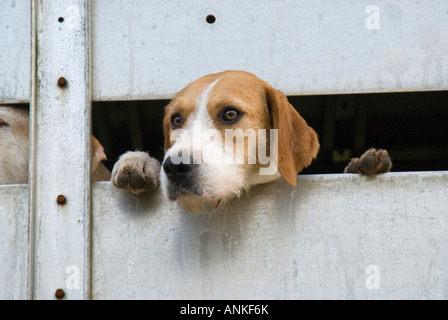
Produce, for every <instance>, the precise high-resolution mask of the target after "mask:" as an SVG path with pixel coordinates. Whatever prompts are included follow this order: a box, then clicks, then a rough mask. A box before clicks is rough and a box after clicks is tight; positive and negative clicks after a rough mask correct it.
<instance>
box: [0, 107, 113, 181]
mask: <svg viewBox="0 0 448 320" xmlns="http://www.w3.org/2000/svg"><path fill="white" fill-rule="evenodd" d="M91 156H92V166H91V174H92V181H106V180H109V179H110V176H111V175H110V172H109V170H108V169H107V168H106V167H105V166H104V164H103V163H102V161H104V160H106V154H105V153H104V149H103V146H102V145H101V144H100V142H99V141H98V140H97V139H96V138H95V137H94V136H92V155H91ZM28 166H29V109H28V107H21V106H20V107H19V106H4V105H0V184H17V183H27V182H28Z"/></svg>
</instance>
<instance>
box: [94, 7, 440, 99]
mask: <svg viewBox="0 0 448 320" xmlns="http://www.w3.org/2000/svg"><path fill="white" fill-rule="evenodd" d="M371 5H374V6H376V8H378V10H379V29H369V28H367V26H366V22H367V20H368V18H369V16H370V15H371V13H366V9H367V8H368V7H369V6H371ZM93 12H94V17H95V20H94V26H93V27H94V33H93V34H94V37H95V38H94V42H93V57H94V72H93V77H94V93H93V95H94V99H95V100H108V99H152V98H169V97H172V95H173V93H174V92H176V91H178V90H179V89H181V88H182V87H183V86H184V85H186V84H187V83H188V82H190V81H192V80H194V79H196V78H198V77H200V76H202V75H204V74H208V73H212V72H217V71H222V70H226V69H243V70H247V71H250V72H254V73H255V74H257V75H258V76H259V77H261V78H262V79H264V80H266V81H268V82H269V83H271V84H272V85H273V86H275V87H277V88H279V89H282V90H284V91H285V92H286V93H287V94H290V95H297V94H327V93H354V92H389V91H414V90H443V89H447V88H448V76H447V74H448V41H447V39H448V23H446V22H447V21H448V2H446V1H444V0H439V1H430V2H428V1H417V0H412V1H409V0H400V1H394V2H393V3H392V2H390V1H371V0H363V1H360V0H350V1H332V0H331V1H330V0H320V1H297V0H288V1H271V0H267V1H258V0H252V1H238V0H232V1H205V0H203V1H189V0H180V1H179V0H175V1H174V0H172V1H156V0H154V1H146V0H134V1H126V2H123V1H119V0H115V1H110V0H97V1H95V2H94V7H93ZM369 12H370V11H369ZM208 14H213V15H214V16H215V17H216V21H215V23H214V24H208V23H207V22H206V20H205V19H206V16H207V15H208Z"/></svg>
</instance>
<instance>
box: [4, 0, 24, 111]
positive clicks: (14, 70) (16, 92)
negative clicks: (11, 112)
mask: <svg viewBox="0 0 448 320" xmlns="http://www.w3.org/2000/svg"><path fill="white" fill-rule="evenodd" d="M30 17H31V1H22V0H21V1H14V0H0V103H12V102H29V101H30V79H31V78H30V73H31V18H30Z"/></svg>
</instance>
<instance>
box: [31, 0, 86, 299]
mask: <svg viewBox="0 0 448 320" xmlns="http://www.w3.org/2000/svg"><path fill="white" fill-rule="evenodd" d="M33 4H34V5H33V13H34V19H33V21H34V30H33V34H34V36H35V39H36V42H35V43H33V49H34V50H33V58H34V60H33V78H34V79H36V80H35V81H33V88H32V89H33V100H32V103H31V111H32V114H31V115H32V117H31V119H32V142H31V147H32V148H31V149H32V151H31V170H30V173H31V175H30V176H31V179H30V183H31V190H30V191H31V193H30V195H31V198H30V206H31V217H32V223H33V226H34V229H33V230H34V233H33V239H32V243H33V245H34V251H33V253H34V256H33V263H34V265H32V266H31V268H32V270H33V272H32V274H33V282H32V286H33V287H32V290H31V291H32V293H33V296H32V297H33V298H35V299H54V297H55V292H56V290H57V289H63V290H64V291H65V298H66V299H85V298H88V297H89V285H90V282H89V281H90V277H89V270H90V269H89V268H90V266H89V263H90V201H91V199H90V112H91V108H90V107H91V96H90V55H89V49H90V42H89V39H90V38H89V24H88V20H89V1H85V0H79V1H75V0H67V1H60V0H57V1H56V0H55V1H50V0H48V1H47V0H46V1H39V0H36V1H34V3H33ZM59 17H63V18H64V21H63V23H60V22H59V21H58V18H59ZM60 77H65V78H66V79H67V85H66V87H63V88H61V87H59V86H58V79H59V78H60ZM58 195H64V196H65V197H66V199H67V202H66V204H62V205H61V204H58V203H57V201H56V200H57V197H58Z"/></svg>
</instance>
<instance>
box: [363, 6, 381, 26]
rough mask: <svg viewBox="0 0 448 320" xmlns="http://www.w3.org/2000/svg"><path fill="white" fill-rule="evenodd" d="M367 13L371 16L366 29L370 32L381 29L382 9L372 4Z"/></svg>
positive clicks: (367, 20)
mask: <svg viewBox="0 0 448 320" xmlns="http://www.w3.org/2000/svg"><path fill="white" fill-rule="evenodd" d="M366 13H367V14H368V15H369V16H368V17H367V19H366V28H367V29H369V30H379V29H380V8H378V6H376V5H374V4H372V5H370V6H367V8H366Z"/></svg>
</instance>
